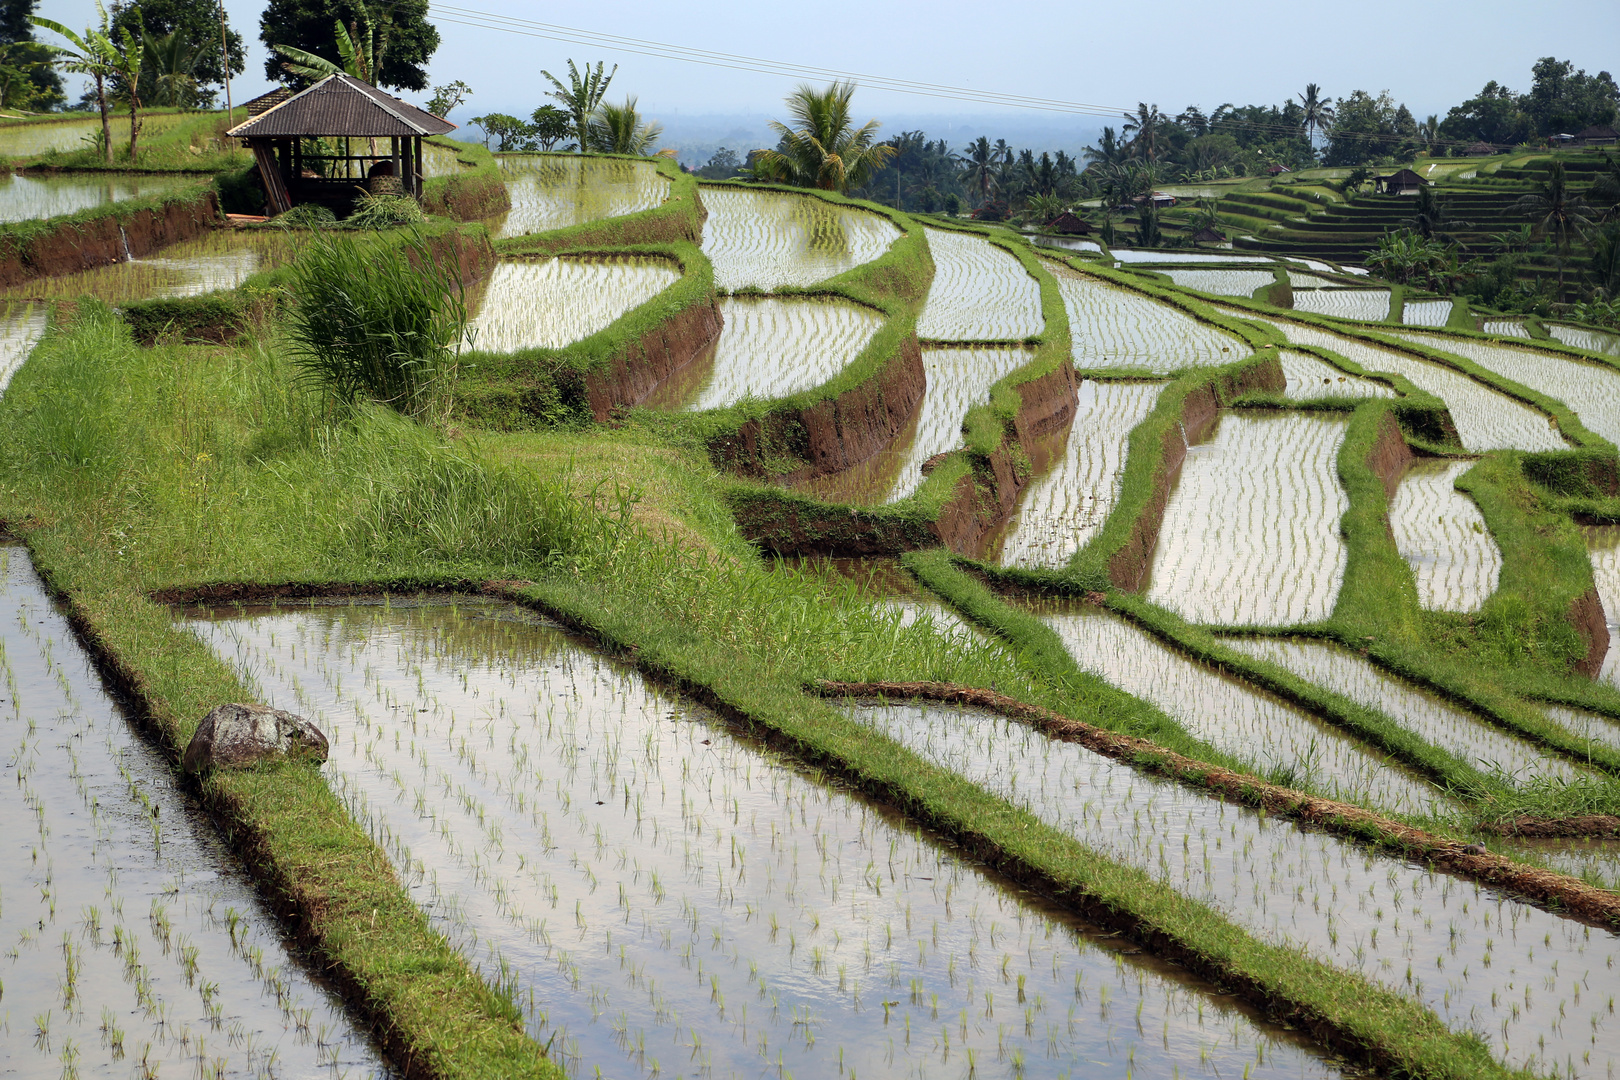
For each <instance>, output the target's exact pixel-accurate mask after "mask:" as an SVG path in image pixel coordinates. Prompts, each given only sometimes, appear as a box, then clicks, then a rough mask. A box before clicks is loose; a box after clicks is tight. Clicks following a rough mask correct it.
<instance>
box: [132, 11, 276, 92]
mask: <svg viewBox="0 0 1620 1080" xmlns="http://www.w3.org/2000/svg"><path fill="white" fill-rule="evenodd" d="M115 7H116V10H115V11H114V12H113V16H112V25H113V28H114V29H119V28H122V27H128V28H129V29H130V31H131V32H137V31H136V24H137V21H138V22H139V23H140V24H141V25H142V26H144V28H145V32H146V33H147V34H148V35H150V36H151V37H152V38H153V39H164V38H167V39H169V43H168V44H169V49H168V50H159V51H172V50H178V51H180V52H181V53H183V54H189V62H188V63H187V64H186V65H185V71H184V74H185V75H187V76H189V77H190V78H191V79H192V80H193V88H194V91H195V93H196V102H195V103H196V105H197V106H198V107H201V108H214V107H215V99H216V98H217V96H218V93H219V88H221V87H222V86H223V84H224V82H225V64H224V59H225V58H224V56H223V55H221V52H220V26H219V20H220V10H219V5H218V4H217V3H216V2H215V0H141V3H140V4H138V5H136V4H129V5H115ZM137 13H138V19H137ZM227 15H228V13H227ZM226 34H227V42H228V51H229V53H230V73H231V74H232V75H233V76H234V75H240V74H242V72H243V71H244V70H246V61H247V50H246V47H245V46H244V44H243V42H242V35H241V34H238V33H237V32H236V31H235V30H233V29H231V28H230V24H229V21H228V20H227V23H226ZM158 67H159V70H158V71H157V72H156V74H159V75H161V74H167V73H173V72H174V70H175V66H174V65H172V64H169V63H167V62H160V64H159V65H158ZM148 85H153V84H152V83H151V82H148ZM154 89H155V86H154ZM160 97H161V95H154V94H153V93H151V92H149V91H148V90H147V88H146V87H145V86H143V88H142V91H141V100H143V101H145V102H147V103H148V104H152V105H162V104H176V105H178V104H182V102H179V101H175V102H164V101H162V100H160Z"/></svg>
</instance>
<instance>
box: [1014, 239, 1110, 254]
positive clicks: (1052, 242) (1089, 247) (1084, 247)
mask: <svg viewBox="0 0 1620 1080" xmlns="http://www.w3.org/2000/svg"><path fill="white" fill-rule="evenodd" d="M1029 240H1030V243H1032V244H1034V245H1035V246H1036V247H1049V248H1062V249H1063V250H1065V251H1099V252H1100V251H1102V245H1101V244H1099V243H1097V242H1096V241H1093V240H1076V239H1074V238H1073V237H1072V236H1032V237H1030V238H1029Z"/></svg>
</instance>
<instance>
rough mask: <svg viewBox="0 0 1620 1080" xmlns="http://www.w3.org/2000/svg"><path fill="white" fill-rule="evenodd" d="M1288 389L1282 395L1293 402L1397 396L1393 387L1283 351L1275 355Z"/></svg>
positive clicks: (1299, 354)
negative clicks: (1330, 398) (1332, 398)
mask: <svg viewBox="0 0 1620 1080" xmlns="http://www.w3.org/2000/svg"><path fill="white" fill-rule="evenodd" d="M1277 359H1278V360H1279V361H1281V363H1282V369H1283V377H1284V378H1285V379H1287V380H1288V386H1287V388H1286V389H1285V390H1284V391H1283V393H1284V394H1285V395H1286V396H1288V397H1290V398H1293V399H1294V400H1296V401H1308V400H1310V399H1312V398H1322V397H1383V398H1389V397H1399V396H1400V395H1399V394H1397V393H1395V390H1394V388H1393V387H1389V386H1385V385H1384V384H1383V383H1381V382H1375V381H1373V380H1372V379H1365V378H1362V377H1361V376H1359V375H1351V374H1349V373H1348V372H1345V371H1341V370H1340V369H1338V368H1336V367H1334V366H1333V365H1332V364H1330V363H1328V362H1327V361H1326V360H1321V359H1318V358H1317V357H1315V356H1312V355H1311V354H1310V353H1303V352H1295V351H1294V350H1293V349H1283V350H1282V351H1281V352H1280V353H1278V355H1277Z"/></svg>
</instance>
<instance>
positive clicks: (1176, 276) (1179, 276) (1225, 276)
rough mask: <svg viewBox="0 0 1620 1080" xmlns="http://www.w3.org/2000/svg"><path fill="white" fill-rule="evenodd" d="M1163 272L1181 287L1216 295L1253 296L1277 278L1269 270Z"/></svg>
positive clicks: (1273, 282)
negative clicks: (1256, 291) (1255, 291)
mask: <svg viewBox="0 0 1620 1080" xmlns="http://www.w3.org/2000/svg"><path fill="white" fill-rule="evenodd" d="M1164 274H1165V276H1166V277H1168V278H1169V279H1170V280H1171V281H1173V282H1175V283H1176V284H1177V285H1178V286H1180V287H1181V288H1183V289H1197V290H1198V291H1199V292H1207V293H1215V294H1216V295H1218V296H1253V295H1254V290H1256V289H1263V288H1266V287H1267V286H1270V285H1273V284H1275V283H1276V280H1277V279H1276V277H1275V276H1274V275H1273V274H1272V272H1271V271H1270V270H1166V271H1164Z"/></svg>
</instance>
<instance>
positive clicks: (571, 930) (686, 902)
mask: <svg viewBox="0 0 1620 1080" xmlns="http://www.w3.org/2000/svg"><path fill="white" fill-rule="evenodd" d="M220 614H221V615H222V616H223V615H224V613H220ZM242 615H243V617H221V618H219V619H218V620H217V621H202V622H198V623H196V624H194V625H195V627H196V629H197V631H198V632H199V633H201V634H202V635H203V636H204V638H205V639H207V640H208V641H209V642H210V643H211V644H213V646H214V647H215V648H216V649H217V650H218V651H219V652H220V653H221V655H222V656H224V657H225V658H226V659H227V660H228V661H229V662H231V663H233V664H234V665H236V666H237V667H238V669H239V670H242V671H245V672H251V673H252V674H253V676H254V677H255V678H256V679H257V680H258V682H259V683H260V685H261V686H262V688H263V690H264V692H265V694H266V696H267V698H268V699H269V700H270V701H272V702H274V703H276V704H280V705H286V706H290V707H295V708H299V709H302V710H305V711H306V712H307V713H308V714H309V715H311V716H313V717H314V718H316V719H317V722H319V723H321V724H322V725H323V726H324V727H325V729H326V730H327V731H328V732H329V734H331V735H332V737H333V748H332V758H331V761H330V763H329V765H328V769H329V770H330V771H331V772H332V774H333V776H334V782H335V783H336V784H337V785H338V787H339V788H340V789H341V790H342V791H343V792H344V794H345V797H346V798H347V800H348V802H349V804H350V806H351V808H352V809H353V812H354V813H355V814H356V816H357V817H358V818H359V819H360V820H361V821H362V822H365V823H366V824H367V826H368V827H370V828H371V829H372V830H373V832H374V834H375V835H378V836H379V837H383V838H385V842H386V844H387V847H388V850H389V853H390V855H391V856H392V858H393V860H394V862H395V864H396V865H397V866H398V867H399V868H400V871H401V873H402V875H403V876H404V877H405V879H406V882H407V884H408V886H409V887H410V888H411V890H412V892H413V895H415V896H416V897H417V898H418V899H419V901H420V902H421V903H422V905H423V906H424V908H425V909H426V910H427V911H428V912H429V914H430V917H431V918H432V919H433V921H434V924H435V925H436V926H437V927H439V928H440V929H441V930H443V931H444V932H445V933H446V934H447V935H449V937H450V939H451V940H452V941H453V942H455V943H456V945H457V947H458V948H460V949H462V950H463V951H464V952H465V953H466V954H467V955H468V956H469V957H471V958H473V959H475V960H476V961H477V962H478V963H480V964H481V965H482V967H483V970H484V971H485V972H486V974H487V975H489V976H490V977H491V978H496V977H499V978H503V979H506V980H509V981H510V982H511V983H512V984H513V985H514V986H515V989H516V992H517V995H518V997H519V999H520V1001H522V1003H523V1005H524V1009H525V1013H526V1017H527V1026H528V1029H529V1031H530V1032H531V1033H532V1034H533V1035H535V1036H536V1037H537V1038H539V1039H540V1040H541V1041H545V1040H547V1039H550V1038H552V1036H553V1035H556V1042H555V1043H554V1044H553V1045H554V1047H555V1049H556V1050H557V1051H560V1052H561V1056H562V1057H564V1058H565V1059H566V1061H567V1063H568V1065H569V1066H570V1067H571V1068H572V1069H573V1071H574V1072H575V1073H576V1074H577V1075H594V1074H595V1070H596V1069H598V1068H600V1069H601V1070H602V1073H603V1074H604V1075H619V1076H624V1075H630V1076H647V1077H651V1076H667V1075H675V1074H689V1073H690V1072H693V1071H701V1072H702V1073H703V1074H704V1075H713V1076H719V1077H756V1076H759V1075H762V1074H764V1073H766V1072H769V1073H770V1074H772V1075H778V1074H780V1075H783V1076H785V1075H788V1074H789V1073H793V1074H797V1075H799V1076H833V1075H836V1074H838V1072H839V1070H840V1069H844V1070H848V1071H849V1073H851V1074H852V1075H864V1076H918V1077H924V1076H937V1075H941V1073H942V1071H943V1072H944V1074H946V1075H967V1074H978V1075H983V1074H987V1073H989V1072H991V1071H995V1072H996V1073H997V1074H998V1075H999V1074H1001V1073H1004V1072H1007V1071H1009V1070H1011V1071H1014V1072H1018V1073H1022V1074H1023V1075H1039V1076H1049V1077H1054V1078H1056V1077H1059V1076H1065V1075H1067V1076H1074V1075H1079V1074H1080V1073H1081V1072H1082V1071H1083V1070H1085V1069H1089V1068H1092V1067H1095V1064H1096V1063H1097V1062H1105V1063H1107V1067H1108V1068H1109V1069H1110V1070H1111V1071H1114V1072H1120V1073H1123V1072H1124V1071H1125V1070H1126V1069H1127V1068H1135V1069H1137V1070H1141V1071H1143V1072H1144V1073H1146V1072H1151V1073H1153V1074H1154V1075H1165V1076H1169V1075H1172V1074H1173V1070H1178V1069H1179V1071H1180V1073H1181V1074H1182V1075H1207V1076H1210V1077H1214V1076H1217V1075H1222V1076H1225V1075H1232V1076H1235V1075H1239V1074H1240V1073H1242V1072H1243V1071H1244V1070H1245V1069H1248V1070H1250V1074H1251V1075H1255V1074H1275V1075H1287V1076H1298V1075H1307V1076H1314V1075H1324V1074H1331V1073H1332V1072H1333V1071H1334V1070H1333V1066H1332V1065H1331V1064H1330V1063H1328V1062H1325V1061H1323V1060H1322V1059H1320V1058H1319V1057H1317V1056H1315V1054H1314V1053H1313V1052H1312V1051H1311V1050H1309V1049H1308V1048H1306V1047H1304V1046H1302V1045H1300V1043H1298V1042H1297V1041H1295V1040H1294V1039H1293V1038H1291V1037H1290V1036H1287V1035H1285V1034H1283V1033H1282V1032H1279V1031H1277V1030H1275V1029H1272V1028H1267V1027H1262V1026H1259V1025H1257V1024H1256V1023H1255V1022H1254V1021H1253V1020H1252V1019H1251V1018H1250V1017H1249V1016H1247V1015H1245V1013H1243V1012H1242V1011H1239V1010H1237V1009H1234V1008H1232V1007H1231V1006H1230V1004H1229V999H1217V998H1213V997H1211V996H1210V995H1209V994H1208V992H1207V989H1206V988H1204V987H1202V986H1198V985H1194V984H1191V983H1189V982H1187V981H1186V980H1185V978H1184V977H1183V976H1181V975H1179V974H1177V973H1175V972H1174V971H1173V970H1172V969H1167V968H1162V967H1159V966H1158V965H1154V964H1152V963H1148V962H1144V958H1142V957H1140V956H1131V957H1126V956H1123V955H1121V954H1120V951H1119V950H1118V949H1117V948H1115V947H1112V946H1109V945H1108V943H1107V939H1105V938H1102V937H1101V936H1099V935H1096V934H1094V933H1093V932H1092V931H1091V930H1089V929H1088V928H1086V927H1085V926H1083V925H1081V924H1077V923H1075V922H1073V921H1072V920H1069V919H1067V918H1065V917H1063V916H1061V915H1059V914H1057V913H1056V912H1054V911H1051V910H1049V909H1045V908H1043V907H1041V906H1040V905H1039V904H1037V903H1036V902H1034V901H1033V900H1031V899H1030V898H1029V897H1027V896H1024V895H1020V894H1018V893H1017V892H1015V891H1013V890H1011V889H1009V888H1008V887H1007V886H1006V885H1005V884H1004V883H1002V882H1000V881H998V880H996V879H994V878H992V877H989V876H987V875H986V874H985V873H984V872H983V871H981V870H980V869H978V868H976V867H974V866H971V865H969V864H967V863H964V862H963V861H962V860H960V859H959V858H958V857H957V856H956V855H954V854H953V853H951V852H950V851H949V850H947V849H946V848H944V847H942V846H940V845H939V844H937V843H935V842H934V841H932V840H931V839H929V838H928V837H927V836H924V835H921V834H919V833H918V832H917V831H916V830H915V829H914V828H912V827H910V826H908V825H906V824H905V823H904V822H902V821H900V820H897V819H895V818H894V817H892V816H891V815H889V814H887V813H886V812H884V811H883V810H881V809H880V808H878V807H876V806H873V805H871V804H868V803H866V802H863V801H862V800H860V799H859V798H857V797H855V796H853V795H851V794H850V793H849V792H848V791H846V790H843V789H840V788H835V787H832V786H830V785H828V784H826V783H824V782H823V781H822V780H820V779H819V778H818V777H816V776H814V775H809V774H806V773H805V772H803V771H801V770H799V769H796V768H795V767H794V766H793V765H791V764H790V763H788V762H786V761H784V760H782V759H779V758H777V757H775V756H774V755H772V754H771V753H769V752H767V751H764V750H762V749H761V748H759V747H757V746H756V745H753V744H751V743H749V742H748V741H746V740H745V739H744V738H742V737H741V736H740V735H738V734H737V733H735V732H734V731H733V730H732V729H730V728H729V727H727V726H726V725H724V724H722V723H719V722H717V721H716V720H715V719H714V718H713V717H711V716H709V715H707V714H705V713H703V712H702V711H700V710H697V709H695V708H693V707H692V706H690V705H688V704H687V703H685V702H684V701H682V700H680V699H678V698H674V697H670V696H668V695H666V694H664V693H662V692H660V691H659V690H657V689H655V688H654V687H651V686H649V685H647V684H646V683H644V682H643V681H641V679H640V678H639V677H638V676H636V675H635V673H633V672H631V671H628V670H626V669H623V668H620V667H618V666H616V665H614V664H611V663H608V662H606V661H604V660H603V659H602V658H600V657H598V656H596V655H594V654H592V653H591V652H589V651H587V650H585V649H583V648H581V646H580V645H579V644H578V643H577V642H575V641H573V640H572V639H570V638H568V637H567V636H565V635H564V634H563V633H561V632H560V631H558V630H556V629H553V628H551V627H549V626H546V625H543V624H540V623H538V622H537V621H536V620H534V619H533V618H532V617H528V616H526V615H524V614H522V613H521V612H518V611H515V610H513V609H510V608H503V607H499V606H495V605H490V604H480V603H458V604H457V605H455V606H454V607H451V606H431V605H427V606H400V605H396V604H389V605H381V604H372V605H353V606H350V605H343V606H333V607H315V608H299V609H295V610H280V611H273V610H262V609H260V610H255V611H249V612H244V613H242Z"/></svg>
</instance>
